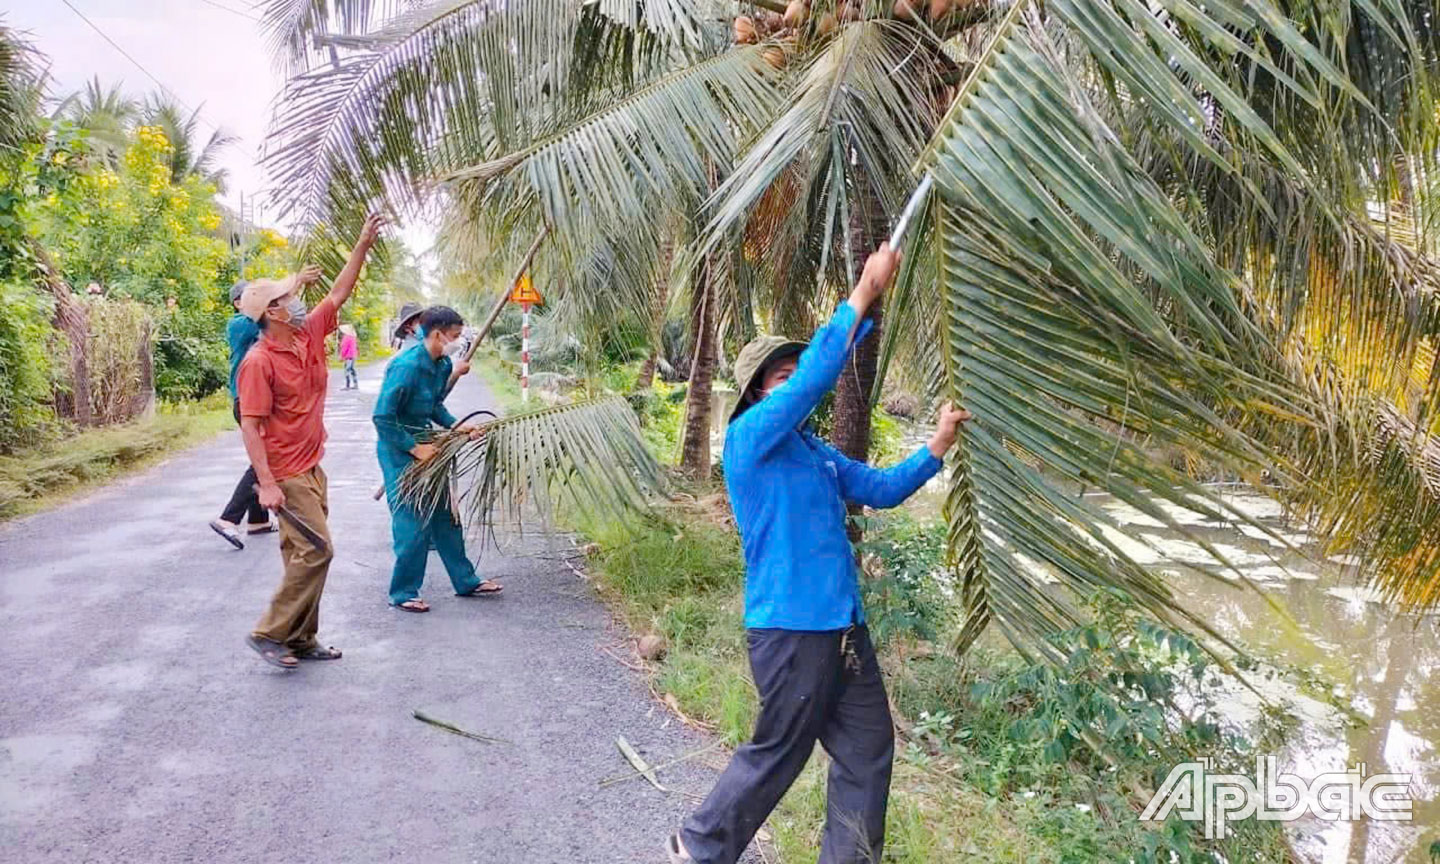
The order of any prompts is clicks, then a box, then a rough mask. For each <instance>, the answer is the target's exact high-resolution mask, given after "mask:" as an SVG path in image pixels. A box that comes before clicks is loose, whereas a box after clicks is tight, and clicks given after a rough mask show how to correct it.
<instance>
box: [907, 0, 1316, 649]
mask: <svg viewBox="0 0 1440 864" xmlns="http://www.w3.org/2000/svg"><path fill="white" fill-rule="evenodd" d="M1062 2H1063V0H1062ZM1096 5H1103V4H1087V9H1086V10H1085V11H1086V12H1087V13H1088V12H1092V11H1093V10H1094V7H1095V6H1096ZM1024 6H1025V4H1024V3H1020V4H1017V6H1016V7H1015V8H1014V9H1013V10H1012V11H1011V13H1010V14H1009V15H1008V16H1007V25H1008V26H1006V27H1005V28H1004V29H1002V31H1001V32H1000V34H999V35H998V37H997V38H996V40H995V41H994V42H993V43H992V44H991V45H990V46H989V47H988V49H987V51H986V53H985V54H984V55H983V56H982V57H981V58H980V59H979V61H978V63H977V67H976V70H975V72H973V73H972V75H971V77H970V79H969V80H968V81H967V83H966V86H965V87H964V88H963V90H962V92H961V94H960V95H959V98H958V99H957V101H956V103H955V106H954V107H953V108H952V110H951V112H950V114H949V116H948V117H947V119H946V122H945V124H944V126H943V128H942V130H941V132H940V133H939V134H938V135H937V136H936V138H935V140H934V142H933V143H932V145H931V151H930V153H929V159H928V164H929V165H930V167H931V169H932V170H933V171H934V173H935V176H936V178H937V188H938V189H939V190H940V191H941V193H942V195H943V197H944V199H945V200H944V201H943V203H941V204H938V205H936V206H935V208H934V209H935V212H936V227H935V236H934V238H933V242H934V244H935V248H936V255H937V259H938V260H937V265H936V266H937V268H938V270H939V274H938V275H939V287H940V290H941V291H942V293H943V295H944V298H945V317H944V324H943V328H944V332H943V334H942V335H943V343H942V344H943V349H942V353H943V355H944V359H945V366H946V376H947V379H948V382H949V389H950V392H949V393H948V394H947V395H949V396H950V397H952V398H954V399H956V401H957V402H959V403H961V404H964V405H966V406H967V407H969V408H971V409H972V410H973V411H974V412H975V414H976V420H975V422H973V423H972V424H971V425H970V427H969V428H968V429H967V430H966V432H965V433H964V436H963V439H964V440H963V442H962V443H961V444H960V446H959V448H958V455H957V458H956V460H955V467H954V472H953V474H952V482H951V489H950V494H949V498H948V501H947V516H948V519H949V524H950V544H951V551H952V554H953V555H954V556H955V563H956V564H957V566H958V567H959V570H960V573H961V575H962V578H963V584H964V600H965V605H966V612H967V615H968V619H967V624H966V626H965V628H964V631H963V634H962V637H961V644H962V647H964V646H965V645H968V643H969V642H970V641H971V640H973V639H974V638H975V637H976V636H977V635H978V634H979V632H980V630H981V629H983V628H984V627H985V626H986V625H987V624H989V623H992V622H993V623H996V624H998V625H999V626H1000V627H1001V629H1002V630H1003V631H1004V632H1005V634H1006V635H1007V636H1008V637H1009V638H1011V639H1012V640H1014V641H1016V642H1018V643H1020V644H1021V645H1022V646H1029V647H1031V648H1035V649H1038V650H1040V651H1042V652H1044V651H1048V650H1050V649H1049V648H1048V642H1047V637H1049V636H1050V635H1052V634H1053V633H1055V632H1057V631H1058V630H1062V629H1065V628H1067V627H1070V626H1073V625H1074V624H1075V623H1076V621H1077V620H1078V618H1077V616H1076V614H1075V613H1074V612H1073V610H1071V609H1070V608H1069V607H1068V605H1067V604H1066V602H1065V601H1064V599H1063V595H1058V594H1056V593H1055V592H1053V591H1050V590H1048V588H1047V585H1048V583H1049V582H1051V581H1053V580H1058V581H1059V582H1060V584H1061V585H1063V586H1065V587H1066V588H1069V589H1072V590H1073V591H1074V592H1075V593H1078V594H1080V595H1081V596H1084V595H1087V594H1089V593H1091V592H1093V591H1094V590H1096V589H1102V588H1103V589H1109V590H1114V591H1119V592H1122V593H1123V594H1125V595H1126V596H1128V597H1129V598H1131V599H1132V600H1133V601H1134V602H1136V603H1137V604H1138V605H1140V606H1141V607H1143V608H1145V609H1146V610H1147V611H1149V612H1150V613H1151V614H1153V615H1155V616H1156V617H1157V618H1159V619H1161V620H1163V621H1166V622H1169V623H1171V624H1173V625H1177V626H1189V627H1198V626H1201V625H1200V622H1198V621H1195V620H1193V619H1190V618H1189V616H1188V615H1187V614H1186V613H1185V612H1184V611H1183V610H1182V609H1180V607H1179V606H1178V605H1177V604H1176V603H1175V602H1174V600H1173V598H1172V597H1171V595H1170V593H1169V589H1168V588H1167V587H1166V586H1165V584H1164V583H1163V581H1162V580H1161V579H1160V578H1159V577H1158V576H1156V575H1155V574H1153V573H1150V572H1148V571H1147V570H1146V569H1145V568H1143V567H1141V566H1140V565H1139V563H1138V562H1137V561H1136V560H1135V558H1134V557H1133V556H1132V554H1130V551H1131V547H1128V546H1127V545H1125V539H1124V538H1121V537H1117V536H1115V535H1114V534H1112V533H1111V531H1113V529H1114V526H1113V525H1111V524H1110V523H1109V520H1108V519H1107V518H1106V517H1105V516H1104V515H1103V514H1102V513H1099V512H1097V511H1095V510H1094V509H1092V508H1089V507H1087V506H1085V504H1084V503H1083V501H1082V500H1078V499H1075V498H1074V497H1073V496H1072V495H1071V494H1066V493H1065V492H1063V491H1062V487H1063V486H1064V485H1066V484H1078V485H1096V486H1099V487H1101V488H1103V489H1105V490H1107V491H1109V492H1110V493H1112V494H1113V495H1115V496H1116V497H1117V498H1119V499H1121V500H1123V501H1125V502H1126V503H1128V504H1130V505H1131V506H1133V507H1136V508H1137V509H1139V510H1140V511H1141V512H1144V513H1146V514H1147V515H1149V516H1151V518H1154V519H1157V520H1159V521H1161V522H1162V523H1165V524H1168V525H1171V526H1173V527H1176V528H1177V530H1183V529H1181V528H1180V527H1179V526H1176V525H1175V520H1174V519H1173V518H1172V517H1171V516H1170V515H1168V513H1167V511H1166V509H1165V508H1164V507H1162V506H1160V502H1165V503H1168V504H1169V505H1170V506H1171V507H1174V508H1183V509H1199V510H1202V511H1206V512H1209V513H1212V514H1218V513H1220V512H1222V511H1223V509H1224V505H1223V504H1222V503H1221V502H1219V501H1218V500H1216V499H1215V497H1214V496H1213V495H1211V494H1209V493H1207V492H1205V491H1204V490H1203V489H1202V488H1200V487H1199V486H1198V484H1196V483H1195V482H1193V481H1192V480H1190V479H1189V478H1188V477H1186V476H1184V475H1183V474H1181V473H1180V472H1177V471H1175V470H1173V469H1171V468H1170V467H1169V466H1167V465H1165V464H1162V463H1160V462H1159V461H1158V460H1157V459H1155V458H1153V457H1152V456H1150V455H1147V453H1146V451H1145V450H1143V449H1142V448H1141V447H1139V446H1137V444H1136V440H1137V438H1139V437H1148V439H1149V441H1150V443H1151V444H1157V443H1167V444H1175V445H1179V446H1181V447H1182V448H1183V449H1185V450H1187V451H1189V452H1192V453H1196V454H1201V455H1202V456H1203V458H1205V459H1207V460H1209V461H1213V462H1214V463H1216V464H1223V465H1229V466H1233V467H1237V468H1241V469H1242V470H1250V471H1253V472H1255V473H1258V471H1259V469H1260V468H1262V467H1270V466H1271V465H1272V464H1273V462H1274V460H1273V459H1271V458H1270V457H1269V454H1267V453H1266V452H1265V451H1264V450H1263V449H1262V448H1261V447H1259V446H1258V445H1256V444H1255V443H1253V442H1251V441H1249V440H1247V439H1245V438H1244V437H1243V436H1241V435H1240V434H1238V432H1236V431H1235V430H1233V428H1232V427H1230V426H1229V425H1228V424H1225V423H1223V421H1221V419H1220V418H1219V417H1218V416H1217V414H1216V410H1215V407H1214V406H1216V405H1235V406H1242V405H1243V406H1248V407H1249V408H1250V409H1251V410H1266V411H1269V412H1270V413H1271V414H1276V413H1280V412H1282V411H1283V412H1286V413H1288V414H1289V416H1297V415H1298V416H1302V417H1303V416H1305V414H1306V413H1307V412H1306V406H1304V405H1303V403H1300V401H1299V400H1300V396H1301V394H1299V393H1296V392H1292V391H1289V390H1287V389H1285V388H1283V387H1280V386H1277V385H1273V384H1270V383H1268V382H1265V381H1263V380H1260V379H1257V378H1255V377H1253V376H1249V375H1247V374H1245V373H1244V371H1243V369H1244V368H1247V367H1248V368H1264V366H1265V362H1264V361H1265V360H1266V359H1270V358H1267V357H1264V356H1262V355H1264V354H1265V352H1266V343H1265V340H1264V339H1263V338H1262V334H1261V333H1259V332H1258V330H1257V328H1255V327H1254V326H1253V325H1252V324H1251V323H1250V322H1249V321H1248V320H1247V319H1246V317H1245V315H1244V314H1243V310H1242V309H1241V307H1240V305H1239V301H1238V296H1239V292H1238V291H1237V281H1236V279H1235V278H1234V277H1233V276H1232V275H1230V274H1228V273H1225V272H1224V271H1221V270H1220V269H1218V268H1217V267H1215V266H1214V264H1213V263H1212V262H1211V255H1210V254H1209V251H1208V250H1207V249H1206V248H1205V247H1204V246H1203V244H1202V243H1201V242H1200V240H1199V238H1197V237H1196V236H1195V235H1194V234H1193V233H1192V232H1191V231H1190V229H1189V228H1188V227H1187V226H1186V224H1185V222H1184V220H1183V219H1182V218H1181V215H1180V214H1179V213H1178V212H1176V211H1175V209H1174V207H1173V206H1172V205H1171V203H1170V201H1169V200H1168V199H1167V198H1166V197H1165V196H1164V195H1163V194H1162V193H1161V191H1160V189H1159V188H1158V187H1157V186H1156V185H1155V184H1154V182H1153V181H1152V180H1151V179H1150V178H1149V177H1148V176H1146V175H1144V174H1143V173H1142V172H1141V171H1139V170H1138V166H1137V165H1136V164H1135V163H1134V161H1133V159H1132V157H1131V156H1130V155H1129V154H1128V152H1127V151H1125V150H1124V148H1123V147H1122V146H1120V143H1119V139H1118V137H1117V136H1116V135H1115V134H1114V133H1113V132H1112V131H1111V130H1109V129H1108V127H1106V126H1104V124H1103V122H1102V120H1101V118H1100V116H1099V114H1098V112H1096V111H1095V109H1094V106H1093V104H1092V103H1090V101H1089V100H1088V98H1087V97H1086V95H1085V94H1084V93H1083V92H1081V91H1080V90H1079V88H1077V87H1076V86H1075V85H1074V83H1073V81H1072V80H1071V79H1070V76H1069V70H1068V69H1067V68H1066V67H1065V66H1064V65H1062V64H1061V63H1060V62H1059V61H1058V57H1057V55H1056V53H1055V49H1054V45H1053V43H1051V42H1050V39H1049V36H1048V34H1047V33H1046V32H1045V30H1044V25H1043V24H1041V23H1040V22H1039V21H1038V19H1037V18H1034V17H1030V19H1029V21H1028V22H1026V23H1022V16H1024V13H1025V10H1024ZM1067 8H1073V7H1067ZM1107 11H1111V14H1112V15H1113V11H1112V10H1107ZM1087 25H1090V22H1089V21H1088V20H1085V19H1079V20H1077V21H1076V22H1075V26H1076V27H1077V28H1080V27H1085V26H1087ZM1096 29H1102V28H1098V27H1097V28H1096ZM1110 35H1111V36H1113V35H1114V34H1113V33H1111V34H1110ZM1140 53H1145V52H1140ZM1126 74H1133V73H1132V72H1130V71H1129V70H1126ZM1147 74H1149V75H1151V76H1153V75H1154V74H1157V73H1156V72H1155V70H1154V69H1150V70H1147ZM1158 74H1161V75H1164V76H1167V78H1168V79H1170V80H1173V79H1174V78H1175V72H1174V71H1173V70H1172V69H1171V68H1170V67H1167V66H1166V65H1165V64H1164V63H1160V64H1159V72H1158ZM1140 86H1145V87H1149V88H1155V87H1159V88H1162V89H1166V90H1167V92H1169V90H1168V88H1167V85H1166V83H1165V81H1163V80H1159V79H1155V78H1153V77H1151V78H1149V79H1148V80H1146V81H1145V82H1143V84H1140ZM1156 110H1157V111H1160V112H1162V113H1163V112H1169V111H1171V110H1176V111H1181V110H1182V109H1178V108H1176V107H1175V106H1174V105H1173V104H1171V103H1169V102H1167V104H1166V105H1165V106H1162V107H1161V108H1159V109H1156ZM1174 119H1175V121H1176V122H1179V123H1189V122H1190V118H1189V116H1188V115H1184V114H1183V111H1182V113H1181V115H1180V116H1177V117H1175V118H1174ZM1196 143H1197V145H1201V146H1205V147H1208V145H1206V144H1205V143H1204V142H1203V141H1200V142H1196ZM1152 297H1153V298H1158V299H1159V300H1160V302H1159V303H1157V302H1155V300H1153V299H1152ZM1022 394H1023V395H1022ZM1107 427H1108V428H1107ZM1037 464H1043V465H1044V466H1046V469H1047V470H1046V472H1045V473H1043V474H1042V473H1041V472H1040V471H1039V470H1037V468H1036V467H1035V466H1036V465H1037ZM1057 481H1058V482H1057ZM1107 529H1110V530H1107ZM1141 542H1142V543H1143V541H1141Z"/></svg>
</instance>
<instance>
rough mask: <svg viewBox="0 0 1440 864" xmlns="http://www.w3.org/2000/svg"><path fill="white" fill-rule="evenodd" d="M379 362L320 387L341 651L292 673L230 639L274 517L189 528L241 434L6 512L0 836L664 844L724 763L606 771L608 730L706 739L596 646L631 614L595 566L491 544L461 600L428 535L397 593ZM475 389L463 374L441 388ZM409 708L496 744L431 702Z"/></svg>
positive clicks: (602, 846) (330, 589)
mask: <svg viewBox="0 0 1440 864" xmlns="http://www.w3.org/2000/svg"><path fill="white" fill-rule="evenodd" d="M380 374H381V372H380V368H379V367H378V366H377V367H371V368H369V369H367V370H364V371H363V372H362V378H363V379H364V380H363V382H362V389H361V390H360V391H349V392H346V391H344V390H342V389H340V379H339V377H338V376H335V377H333V378H332V383H331V387H330V400H329V405H328V408H327V411H326V414H327V425H328V426H329V429H330V440H329V443H328V445H327V453H326V456H325V461H324V463H323V465H324V468H325V470H326V472H327V473H328V474H329V476H330V511H331V522H330V525H331V532H332V534H333V536H334V538H335V546H336V558H335V562H334V564H333V565H332V567H331V570H330V577H329V582H328V584H327V586H326V591H325V599H324V602H323V604H322V607H321V627H320V637H321V639H322V640H323V641H324V642H325V643H326V644H333V645H335V646H336V647H338V648H340V649H342V650H343V651H344V652H345V657H344V659H342V660H340V661H339V662H335V663H306V664H303V665H302V668H301V669H300V670H298V671H296V672H293V673H286V672H283V671H281V670H277V669H273V668H272V667H270V666H266V665H264V664H263V663H261V662H260V660H259V659H258V658H257V657H256V655H255V654H254V653H253V652H252V651H251V650H250V649H249V648H247V647H246V646H245V644H244V643H243V641H242V638H243V636H244V635H245V634H246V633H247V632H248V631H249V628H250V626H251V625H252V624H253V623H254V622H255V620H256V618H258V617H259V615H260V612H261V611H262V610H263V609H264V606H265V603H266V602H267V600H268V599H269V596H270V593H271V592H272V591H273V590H274V588H275V586H276V584H277V582H278V580H279V577H280V561H279V553H278V551H277V549H276V546H277V538H276V536H275V535H268V536H264V537H258V538H254V539H253V540H252V542H250V543H248V544H247V546H246V548H245V550H244V551H233V550H231V549H230V547H228V546H227V545H226V544H225V543H223V542H222V541H221V540H220V539H219V538H218V537H216V536H215V535H214V534H212V533H211V531H210V529H209V528H208V527H207V526H206V522H207V521H208V520H209V519H210V518H212V517H213V516H214V515H215V513H217V512H218V511H219V509H220V507H221V505H222V504H223V503H224V501H225V499H226V497H227V496H228V495H229V492H230V490H231V488H232V485H233V483H234V481H235V479H236V478H237V477H238V476H239V474H240V472H241V470H242V468H243V466H244V455H243V451H242V449H241V446H240V439H239V433H238V432H233V431H232V432H228V433H226V434H225V435H224V436H222V437H221V438H219V439H217V440H216V441H215V442H214V443H211V444H207V445H205V446H201V447H198V448H195V449H193V450H190V451H188V452H186V453H183V454H181V455H179V456H177V457H175V458H173V459H170V460H168V461H166V462H164V463H162V464H160V465H158V466H156V467H154V468H152V469H150V470H148V471H146V472H144V473H143V474H140V475H137V476H134V477H132V478H129V479H128V480H125V481H122V482H119V483H116V484H114V485H112V486H110V487H107V488H105V489H104V490H102V491H100V492H98V493H96V494H94V495H91V496H89V497H86V498H84V499H82V500H77V501H74V502H71V503H69V504H67V505H65V506H64V507H61V508H59V509H57V510H54V511H52V512H48V513H44V514H40V515H36V516H32V517H29V518H24V519H19V520H16V521H14V522H11V523H9V524H7V525H4V526H0V633H3V634H4V636H3V642H0V674H3V676H4V680H5V683H4V685H3V687H0V692H3V694H4V696H3V699H0V848H3V849H5V850H6V856H5V857H7V858H9V857H11V856H13V860H17V861H26V862H31V864H35V862H50V861H54V862H61V861H63V862H80V861H147V862H170V861H206V862H218V861H245V862H253V861H279V860H292V861H316V862H342V861H343V862H362V861H391V860H396V861H398V860H406V861H425V862H452V861H453V862H484V864H490V862H517V864H518V862H523V864H547V862H625V864H636V862H649V861H662V860H663V853H662V852H661V842H662V838H663V837H664V834H665V832H666V831H667V830H672V829H673V828H674V826H675V825H677V824H678V822H679V820H680V819H681V818H682V817H683V815H684V814H685V813H686V812H687V811H688V810H689V809H690V808H691V807H692V806H693V802H692V801H691V800H690V799H689V798H688V797H687V795H686V794H685V793H689V794H690V795H694V794H703V793H704V792H705V791H707V790H708V788H709V786H710V784H711V783H712V782H713V780H714V776H715V771H714V769H713V767H709V766H704V765H700V764H697V763H698V760H696V761H692V762H687V763H684V764H682V765H679V766H676V767H674V768H671V769H668V770H666V771H664V772H662V776H661V781H662V783H664V784H665V785H666V786H667V787H669V788H671V789H672V790H678V792H679V794H671V795H665V794H662V793H661V792H659V791H658V790H656V789H654V788H653V787H651V786H649V785H648V784H646V783H645V782H644V781H643V780H641V781H631V782H627V783H621V784H617V785H611V786H607V787H604V788H601V787H599V786H598V781H599V780H600V779H602V778H604V777H607V776H612V775H615V774H620V773H623V772H624V771H625V770H627V767H628V766H627V765H626V763H625V762H624V760H623V758H622V757H621V756H620V755H619V753H618V751H617V749H616V746H615V743H614V742H615V738H616V736H617V735H624V736H625V737H626V738H627V739H628V740H629V741H630V742H631V743H633V744H634V745H635V746H636V747H637V748H638V749H639V750H640V751H641V752H642V753H643V754H644V755H645V756H646V757H647V759H648V760H649V761H650V762H651V763H652V764H654V763H658V762H664V761H666V760H668V759H669V758H672V757H675V756H679V755H682V754H684V753H687V752H690V751H692V750H694V749H696V748H698V747H702V746H704V745H705V744H706V743H707V742H706V741H705V740H704V739H703V738H701V737H700V736H698V735H696V734H694V733H693V732H691V731H690V730H688V729H685V728H683V727H682V726H681V725H680V724H679V723H678V721H675V720H673V719H670V717H669V716H668V715H667V713H666V712H665V711H664V709H663V708H661V707H658V706H656V704H655V703H654V702H653V701H652V700H651V699H650V697H649V694H648V692H647V690H646V687H645V684H644V682H643V680H642V679H641V677H640V676H639V675H638V674H636V673H634V672H632V671H630V670H629V669H627V668H625V667H624V666H622V665H621V664H619V663H617V662H616V661H615V660H614V659H612V658H611V657H609V656H607V655H606V654H605V653H604V652H603V651H602V650H601V648H602V647H603V646H606V645H611V644H613V643H615V642H617V641H618V640H619V639H620V638H621V634H619V633H617V632H616V631H614V630H613V629H612V628H611V627H610V625H609V621H610V619H609V616H608V615H607V613H606V611H605V610H604V609H603V608H602V606H601V605H600V604H599V602H598V601H597V600H596V599H595V598H594V595H593V592H592V591H591V590H590V588H589V587H588V586H587V585H585V583H583V582H582V581H581V580H579V579H577V578H576V577H575V575H574V574H573V573H572V572H571V571H570V570H569V569H568V568H566V567H565V566H564V565H563V564H562V563H559V562H558V561H555V560H547V559H546V558H544V557H507V556H503V555H501V554H498V553H496V552H494V551H493V550H487V551H486V554H485V556H484V557H483V558H482V561H481V571H482V573H483V574H484V575H485V576H487V577H494V578H497V579H500V580H501V581H503V582H504V583H505V586H506V587H505V594H504V596H503V597H500V598H493V599H461V598H457V597H455V596H453V594H452V592H451V590H450V587H449V581H448V580H447V579H446V577H445V575H444V570H443V568H442V567H441V565H440V562H439V560H438V558H437V557H436V556H433V555H432V556H431V562H430V569H429V573H428V575H427V579H426V588H425V591H424V594H423V596H425V597H426V598H427V599H428V600H429V602H430V603H431V606H432V611H431V612H430V613H429V614H426V615H414V614H408V613H405V612H400V611H398V610H395V609H391V608H390V607H389V606H388V605H387V604H386V594H385V591H386V585H387V582H388V579H389V572H390V564H391V554H390V547H389V543H390V530H389V521H388V513H387V511H386V509H385V506H384V504H383V503H382V502H376V501H372V500H371V498H370V495H371V492H372V491H373V490H374V489H375V487H376V485H377V484H378V483H379V477H380V474H379V467H378V465H377V463H376V460H375V444H374V441H375V434H374V427H373V426H372V425H371V423H370V408H371V405H372V402H373V399H374V394H375V393H376V391H377V390H378V385H379V380H378V379H379V377H380ZM489 402H490V397H489V395H488V393H486V391H485V390H484V388H483V386H482V385H481V384H480V383H479V381H478V380H476V378H475V376H469V377H467V379H466V380H465V381H463V382H461V384H460V386H459V387H457V388H456V392H455V394H454V395H452V397H451V400H450V403H449V404H450V407H451V410H452V411H454V412H455V414H457V415H462V414H464V413H466V411H468V410H471V409H473V408H476V407H482V406H484V405H486V404H489ZM462 409H464V410H462ZM568 546H569V544H568V543H566V544H564V547H563V548H568ZM525 548H526V549H527V550H529V551H533V552H536V553H539V554H541V555H544V554H545V550H546V549H547V548H551V549H552V551H553V552H556V553H558V552H559V551H561V549H562V547H561V546H559V545H553V546H551V547H547V546H546V544H544V543H543V542H541V541H539V540H537V539H535V538H531V539H528V540H527V541H526V546H525ZM471 551H472V553H473V552H474V551H475V550H474V549H472V550H471ZM508 551H511V552H512V553H513V551H514V550H508ZM620 650H621V651H622V652H623V651H627V650H628V649H627V648H625V647H624V646H621V648H620ZM416 708H420V709H422V710H424V711H426V712H427V713H429V714H431V715H433V716H435V717H437V718H439V719H442V720H446V721H448V722H450V723H453V724H456V725H458V726H461V727H464V728H466V729H470V730H473V731H475V732H478V733H481V734H485V735H490V736H495V737H498V738H502V739H505V742H506V743H499V744H486V743H481V742H478V741H473V740H469V739H466V738H462V737H459V736H456V735H453V734H450V733H448V732H445V731H442V730H440V729H437V728H435V727H432V726H429V725H426V724H423V723H420V722H418V721H416V720H415V719H413V718H412V716H411V711H412V710H413V709H416Z"/></svg>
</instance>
